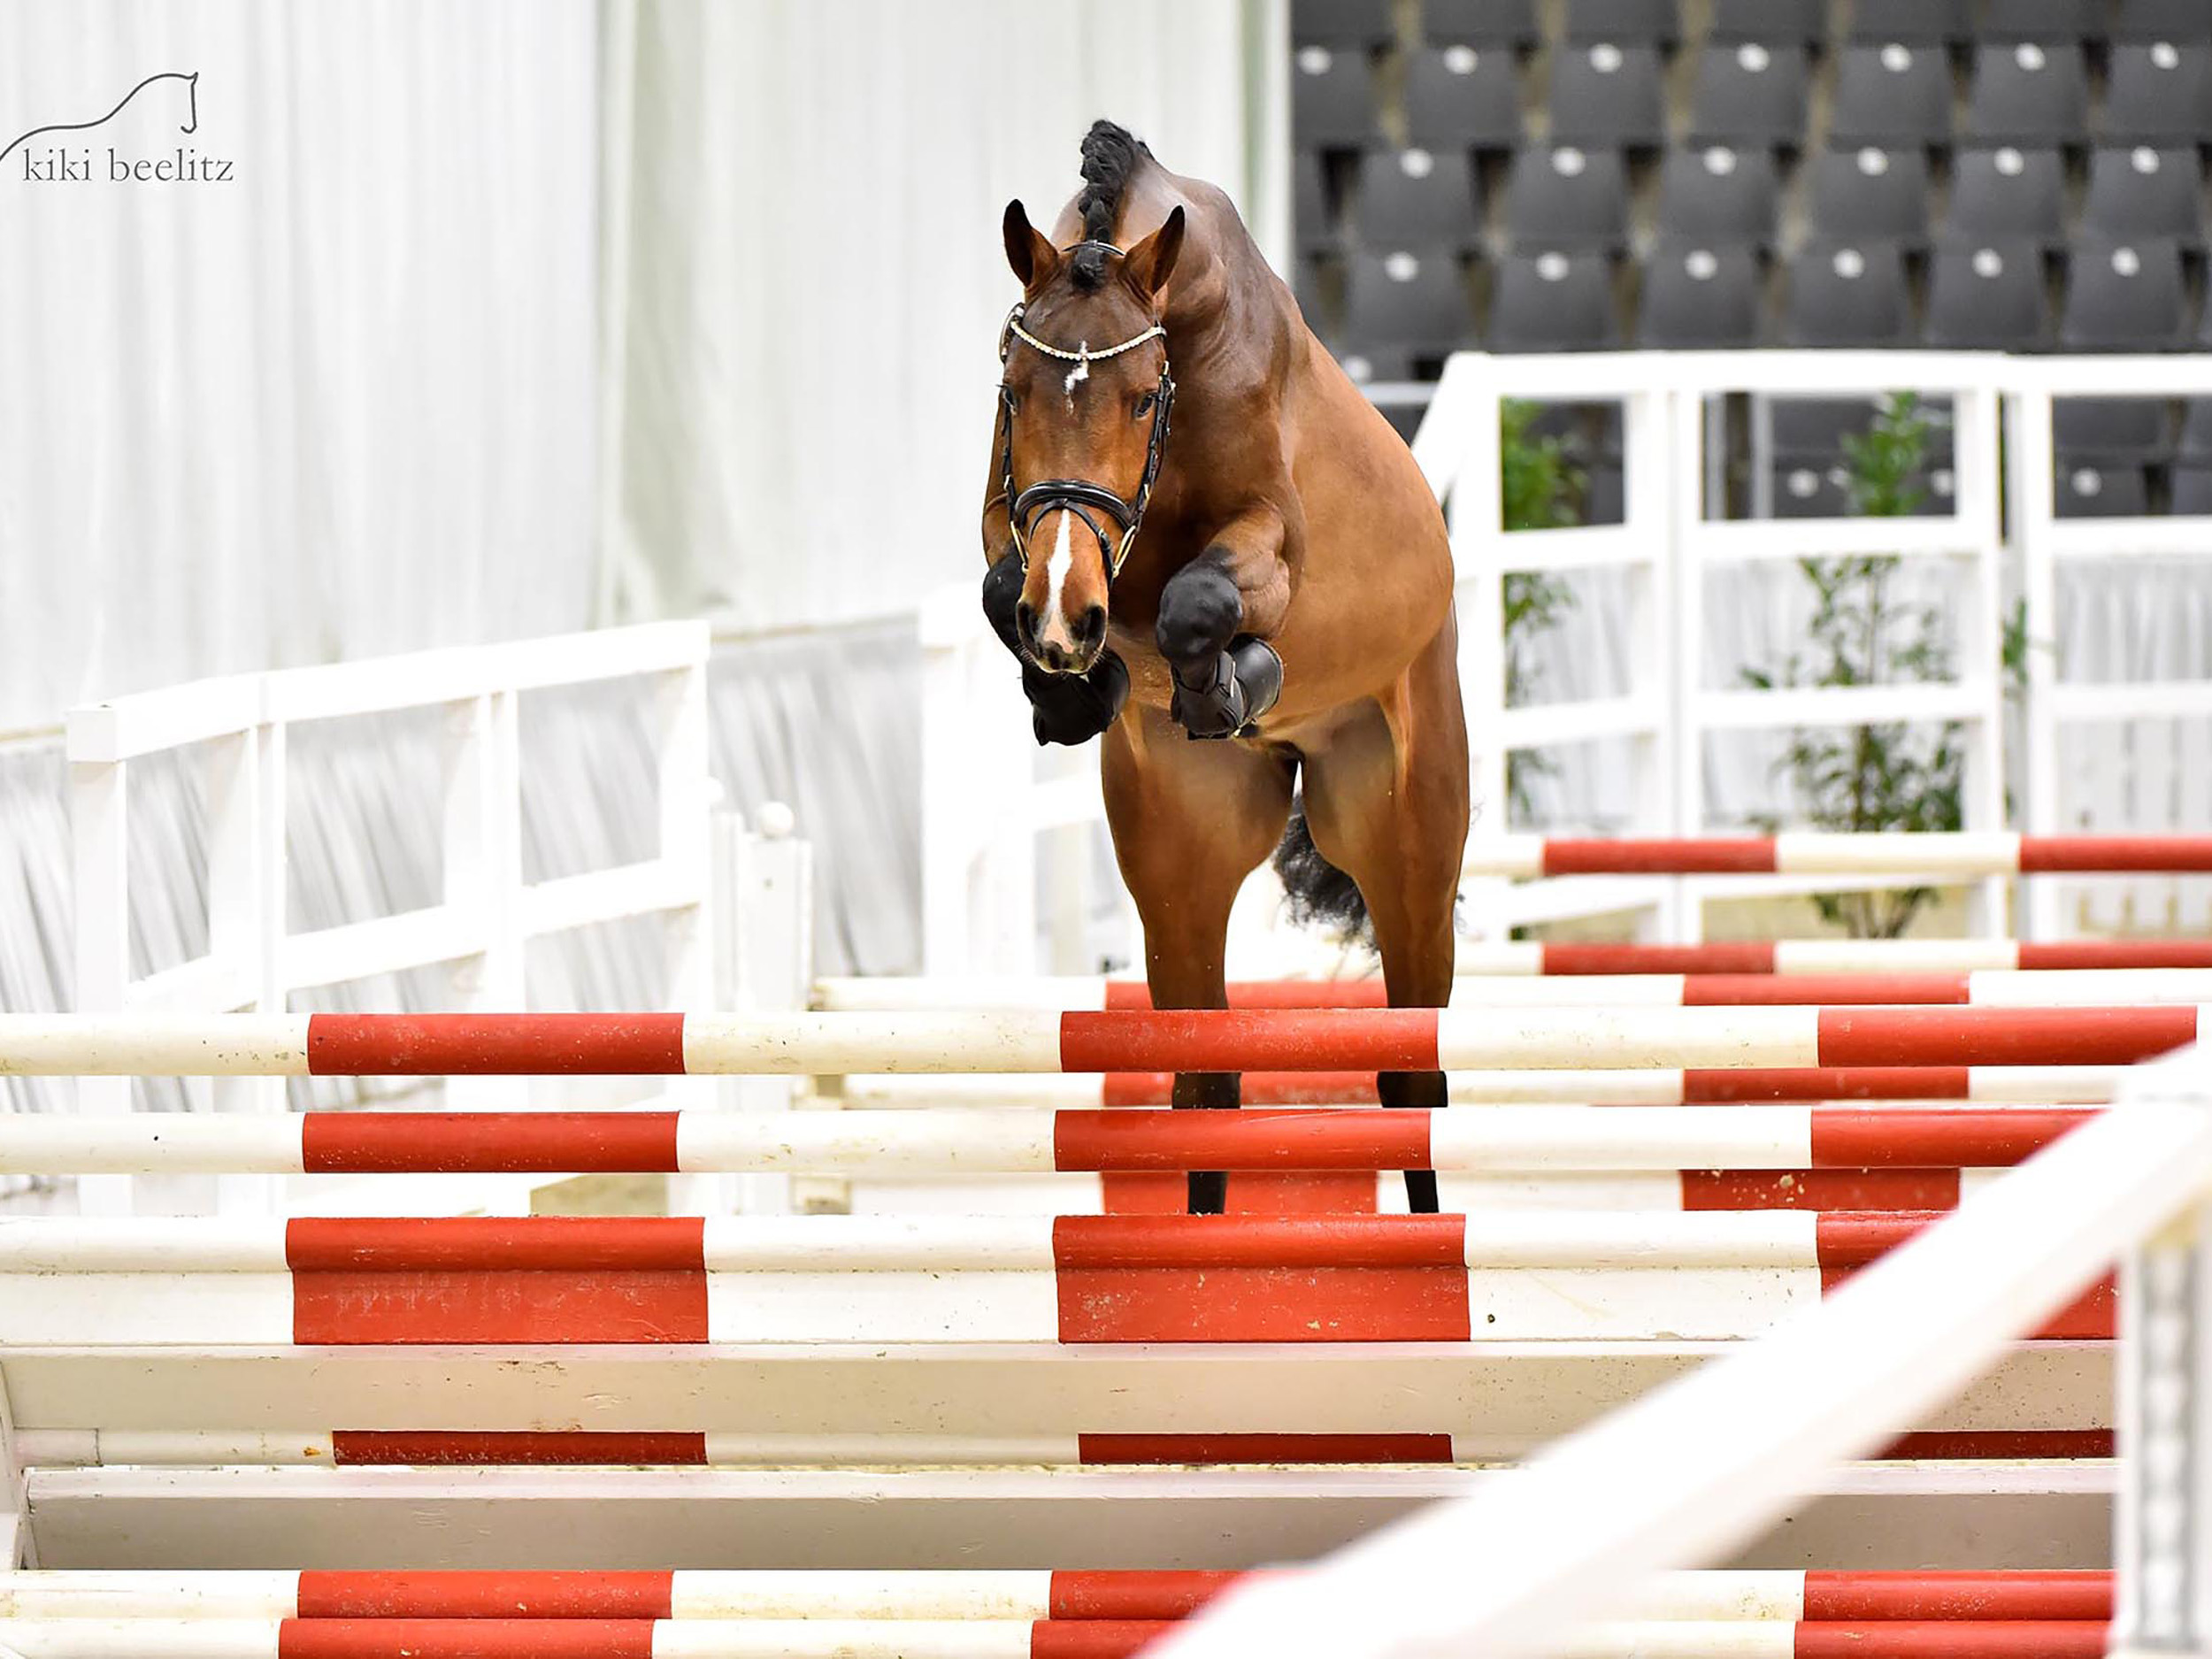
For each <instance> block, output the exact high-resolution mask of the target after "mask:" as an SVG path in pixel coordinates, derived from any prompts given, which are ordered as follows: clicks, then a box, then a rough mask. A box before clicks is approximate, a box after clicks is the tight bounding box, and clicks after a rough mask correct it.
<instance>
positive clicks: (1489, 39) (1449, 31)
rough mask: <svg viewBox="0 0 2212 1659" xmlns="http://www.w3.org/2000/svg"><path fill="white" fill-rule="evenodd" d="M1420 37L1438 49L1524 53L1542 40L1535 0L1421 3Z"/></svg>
mask: <svg viewBox="0 0 2212 1659" xmlns="http://www.w3.org/2000/svg"><path fill="white" fill-rule="evenodd" d="M1421 36H1422V38H1423V39H1424V40H1426V41H1429V42H1432V43H1434V44H1437V45H1440V46H1442V45H1450V44H1453V43H1455V42H1457V43H1460V44H1463V45H1468V46H1510V47H1514V48H1517V49H1523V50H1525V49H1526V48H1528V47H1531V46H1533V45H1535V44H1536V42H1537V41H1538V40H1539V39H1540V38H1541V35H1540V31H1539V30H1538V29H1537V27H1536V0H1421Z"/></svg>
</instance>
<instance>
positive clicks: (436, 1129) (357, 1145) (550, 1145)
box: [301, 1112, 676, 1175]
mask: <svg viewBox="0 0 2212 1659" xmlns="http://www.w3.org/2000/svg"><path fill="white" fill-rule="evenodd" d="M301 1136H302V1140H303V1147H304V1156H305V1160H306V1169H307V1172H308V1173H309V1174H310V1175H319V1174H337V1175H351V1174H379V1175H382V1174H419V1173H432V1172H441V1171H450V1172H455V1173H491V1174H499V1173H508V1172H515V1171H573V1172H575V1173H578V1174H587V1173H605V1172H632V1171H673V1170H674V1169H675V1167H676V1114H675V1113H674V1112H309V1113H308V1114H307V1115H306V1117H305V1118H303V1121H302V1123H301Z"/></svg>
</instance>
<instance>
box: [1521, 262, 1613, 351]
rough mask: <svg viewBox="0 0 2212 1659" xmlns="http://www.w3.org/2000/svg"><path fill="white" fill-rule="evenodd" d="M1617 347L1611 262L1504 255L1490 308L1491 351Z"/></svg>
mask: <svg viewBox="0 0 2212 1659" xmlns="http://www.w3.org/2000/svg"><path fill="white" fill-rule="evenodd" d="M1620 343H1621V340H1620V324H1619V319H1618V318H1617V315H1616V314H1615V311H1614V307H1613V269H1612V262H1611V261H1610V260H1609V259H1607V258H1605V257H1602V256H1601V255H1597V254H1563V253H1543V254H1509V255H1508V256H1506V257H1504V258H1503V259H1501V260H1500V261H1499V262H1498V270H1497V288H1496V292H1495V295H1494V298H1493V299H1492V302H1491V306H1490V349H1492V350H1493V351H1589V350H1597V349H1602V348H1605V347H1608V346H1617V345H1619V344H1620Z"/></svg>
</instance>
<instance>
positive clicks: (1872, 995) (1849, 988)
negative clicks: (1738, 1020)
mask: <svg viewBox="0 0 2212 1659" xmlns="http://www.w3.org/2000/svg"><path fill="white" fill-rule="evenodd" d="M1968 997H1969V991H1968V987H1967V978H1966V975H1964V974H1962V973H1767V974H1760V973H1707V974H1697V975H1693V976H1692V977H1691V978H1689V979H1685V980H1684V981H1683V982H1682V1006H1683V1007H1685V1008H1746V1007H1752V1006H1755V1005H1759V1004H1770V1005H1771V1004H1779V1005H1782V1006H1785V1007H1790V1008H1811V1007H1818V1006H1819V1005H1820V1004H1822V1003H1841V1004H1845V1005H1848V1004H1851V1003H1855V1002H1861V1003H1863V1002H1954V1003H1962V1002H1966V1001H1967V1000H1968Z"/></svg>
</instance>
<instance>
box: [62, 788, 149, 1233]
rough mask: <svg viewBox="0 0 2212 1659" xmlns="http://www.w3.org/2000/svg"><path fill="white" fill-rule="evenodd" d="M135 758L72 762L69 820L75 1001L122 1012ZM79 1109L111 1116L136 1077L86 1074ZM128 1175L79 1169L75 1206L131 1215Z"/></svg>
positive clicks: (127, 970) (127, 1102)
mask: <svg viewBox="0 0 2212 1659" xmlns="http://www.w3.org/2000/svg"><path fill="white" fill-rule="evenodd" d="M129 803H130V763H129V762H128V761H123V760H116V761H95V762H89V763H78V762H73V763H71V764H70V768H69V822H70V839H71V849H72V855H73V860H74V870H73V877H72V886H73V887H74V889H75V893H76V923H75V944H76V956H77V961H76V1008H77V1010H78V1012H80V1013H93V1012H101V1011H107V1010H114V1011H117V1012H120V1011H121V1010H122V1007H123V994H124V991H125V989H126V987H128V985H129V984H130V977H131V939H130V812H129ZM76 1099H77V1110H79V1111H81V1112H85V1113H88V1114H95V1115H101V1116H105V1115H109V1114H113V1113H119V1112H127V1111H129V1110H131V1079H128V1078H127V1077H81V1078H78V1079H76ZM132 1180H133V1178H132V1177H130V1176H128V1175H80V1176H79V1177H78V1178H77V1207H78V1209H79V1210H80V1211H81V1213H82V1214H85V1215H88V1216H127V1215H128V1214H130V1212H131V1207H132V1202H133V1199H134V1191H133V1187H132Z"/></svg>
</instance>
